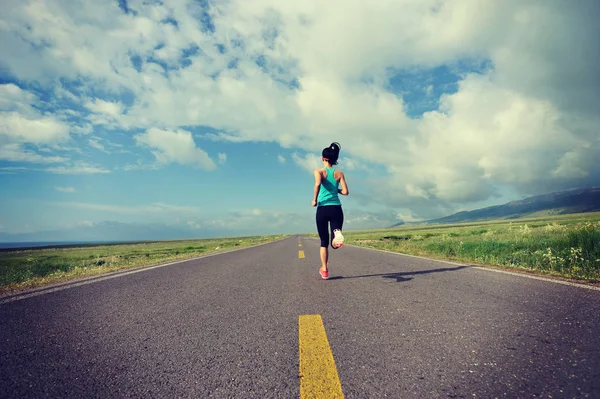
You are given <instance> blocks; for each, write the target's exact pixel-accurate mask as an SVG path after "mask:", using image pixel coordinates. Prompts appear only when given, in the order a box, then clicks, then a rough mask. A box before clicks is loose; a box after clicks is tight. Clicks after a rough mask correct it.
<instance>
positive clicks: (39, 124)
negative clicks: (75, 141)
mask: <svg viewBox="0 0 600 399" xmlns="http://www.w3.org/2000/svg"><path fill="white" fill-rule="evenodd" d="M37 103H38V100H37V97H36V96H35V95H33V94H31V93H29V92H27V91H24V90H22V89H21V88H20V87H18V86H16V85H14V84H4V85H0V137H2V136H4V137H5V138H6V139H9V140H10V141H11V142H13V143H15V142H18V143H33V144H50V143H56V142H61V141H65V140H67V139H68V138H69V127H68V125H67V124H65V123H64V122H62V121H60V120H58V119H56V118H54V117H52V116H46V115H43V114H42V113H41V112H40V111H38V110H37V109H36V108H34V107H33V105H35V104H37Z"/></svg>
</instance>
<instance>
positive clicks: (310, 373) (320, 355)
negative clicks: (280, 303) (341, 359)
mask: <svg viewBox="0 0 600 399" xmlns="http://www.w3.org/2000/svg"><path fill="white" fill-rule="evenodd" d="M298 327H299V330H298V332H299V343H300V348H299V349H300V399H308V398H343V397H344V394H343V392H342V384H341V382H340V378H339V376H338V373H337V368H336V366H335V360H334V359H333V353H331V348H330V347H329V341H328V340H327V334H325V326H324V325H323V320H322V319H321V315H318V314H315V315H303V316H300V317H299V318H298Z"/></svg>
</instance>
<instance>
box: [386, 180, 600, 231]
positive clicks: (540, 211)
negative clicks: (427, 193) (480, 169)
mask: <svg viewBox="0 0 600 399" xmlns="http://www.w3.org/2000/svg"><path fill="white" fill-rule="evenodd" d="M598 211H600V187H591V188H582V189H577V190H570V191H560V192H554V193H549V194H542V195H536V196H533V197H529V198H525V199H523V200H519V201H512V202H509V203H506V204H504V205H496V206H490V207H487V208H481V209H476V210H473V211H462V212H458V213H455V214H453V215H450V216H445V217H442V218H439V219H431V220H427V221H425V222H423V223H427V224H439V223H462V222H476V221H486V220H496V219H517V218H522V217H527V216H541V215H564V214H569V213H583V212H598ZM399 225H400V224H397V225H394V226H393V227H395V226H399Z"/></svg>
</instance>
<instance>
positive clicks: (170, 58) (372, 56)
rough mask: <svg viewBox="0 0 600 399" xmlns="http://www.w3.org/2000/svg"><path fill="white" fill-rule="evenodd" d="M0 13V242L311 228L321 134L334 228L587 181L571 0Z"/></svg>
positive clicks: (584, 71)
mask: <svg viewBox="0 0 600 399" xmlns="http://www.w3.org/2000/svg"><path fill="white" fill-rule="evenodd" d="M9 3H10V4H9V5H8V6H7V7H6V9H7V10H9V11H7V12H6V13H4V14H3V16H0V43H1V44H0V52H2V54H3V57H2V59H1V60H0V187H1V191H2V196H0V238H1V239H0V241H2V240H29V239H30V240H40V239H52V240H55V241H61V240H73V239H74V237H77V236H81V237H83V236H85V237H92V238H95V239H103V240H110V239H112V238H113V237H119V238H121V239H142V238H147V236H148V232H149V231H150V230H151V229H150V228H149V226H150V225H152V226H153V230H152V231H153V232H152V237H151V238H160V237H157V235H158V236H160V229H161V226H163V227H164V231H165V234H164V235H165V237H164V238H177V237H179V236H182V237H206V236H226V235H227V236H231V235H248V234H278V233H294V232H299V233H304V232H309V231H313V230H314V209H313V208H311V207H310V200H311V196H312V185H313V180H312V174H311V171H312V170H313V169H314V168H315V167H319V166H320V162H319V156H320V152H321V149H322V148H323V147H325V146H327V145H328V144H329V143H331V142H332V141H337V142H340V143H341V144H342V153H341V158H340V164H339V167H340V168H341V169H342V170H344V172H345V173H346V175H347V179H348V183H349V185H350V190H351V195H350V196H349V197H344V198H343V203H344V209H345V211H346V224H345V228H347V229H362V228H377V227H385V226H389V225H391V224H394V223H397V222H398V221H400V220H405V221H416V220H424V219H428V218H434V217H440V216H445V215H448V214H451V213H454V212H457V211H460V210H465V209H474V208H478V207H482V206H488V205H494V204H499V203H503V202H506V201H510V200H514V199H520V198H523V197H526V196H529V195H534V194H539V193H543V192H550V191H556V190H561V189H567V188H574V187H581V186H589V185H597V184H598V183H599V181H598V180H599V176H600V173H599V170H598V166H597V162H595V159H598V155H600V141H599V137H598V134H597V132H598V127H600V120H599V117H598V115H600V112H598V111H600V109H599V107H600V106H599V105H598V104H600V101H599V100H600V99H599V98H598V96H599V95H598V90H597V87H598V83H600V82H599V78H598V76H597V74H596V73H595V72H594V71H596V70H597V68H595V67H594V66H596V67H597V66H598V61H599V60H598V57H599V56H598V53H597V52H594V51H590V49H592V48H593V43H592V42H591V41H590V39H589V38H591V37H598V33H600V32H598V27H597V26H596V25H597V24H595V22H594V21H595V16H598V15H599V14H598V8H599V7H598V6H597V4H596V3H594V2H593V1H589V2H586V1H583V2H580V3H578V6H577V7H573V6H569V7H567V6H566V5H565V4H564V3H561V2H559V1H533V2H529V3H527V4H523V3H521V2H512V1H506V2H502V3H499V2H494V1H489V2H482V3H480V4H481V6H480V7H471V5H469V2H468V1H466V2H440V1H438V0H424V1H422V2H419V3H415V2H410V1H401V0H398V1H391V2H389V4H386V5H385V6H383V5H379V6H372V5H371V6H367V5H366V4H364V3H363V2H358V1H350V2H346V1H345V2H344V3H343V7H342V3H341V1H337V0H336V1H333V2H328V3H327V4H321V3H319V2H304V3H302V4H285V3H281V2H275V1H271V0H253V1H241V0H240V1H214V2H205V1H185V0H180V1H172V2H169V1H164V2H161V1H157V2H153V3H145V2H142V1H123V0H121V1H118V2H117V1H116V2H101V3H98V4H93V3H89V2H81V3H79V4H73V3H72V2H67V1H56V2H52V3H46V2H41V1H16V0H10V1H9ZM338 3H339V4H338ZM340 9H341V10H343V11H342V12H340V11H339V10H340ZM549 25H552V27H553V29H552V30H551V31H549V30H548V29H547V27H548V26H549ZM590 46H592V47H590ZM573 60H575V61H573ZM573 62H575V63H576V64H577V65H580V67H578V68H576V69H577V71H578V73H577V74H574V73H573ZM107 226H110V228H108V227H107ZM157 226H158V227H157ZM101 227H102V228H101ZM155 230H156V231H159V233H156V232H155Z"/></svg>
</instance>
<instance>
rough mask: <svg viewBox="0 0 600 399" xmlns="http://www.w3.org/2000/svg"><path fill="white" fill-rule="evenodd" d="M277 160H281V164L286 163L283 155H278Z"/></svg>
mask: <svg viewBox="0 0 600 399" xmlns="http://www.w3.org/2000/svg"><path fill="white" fill-rule="evenodd" d="M277 160H278V161H279V163H280V164H282V165H284V164H285V157H284V156H282V155H277Z"/></svg>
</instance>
